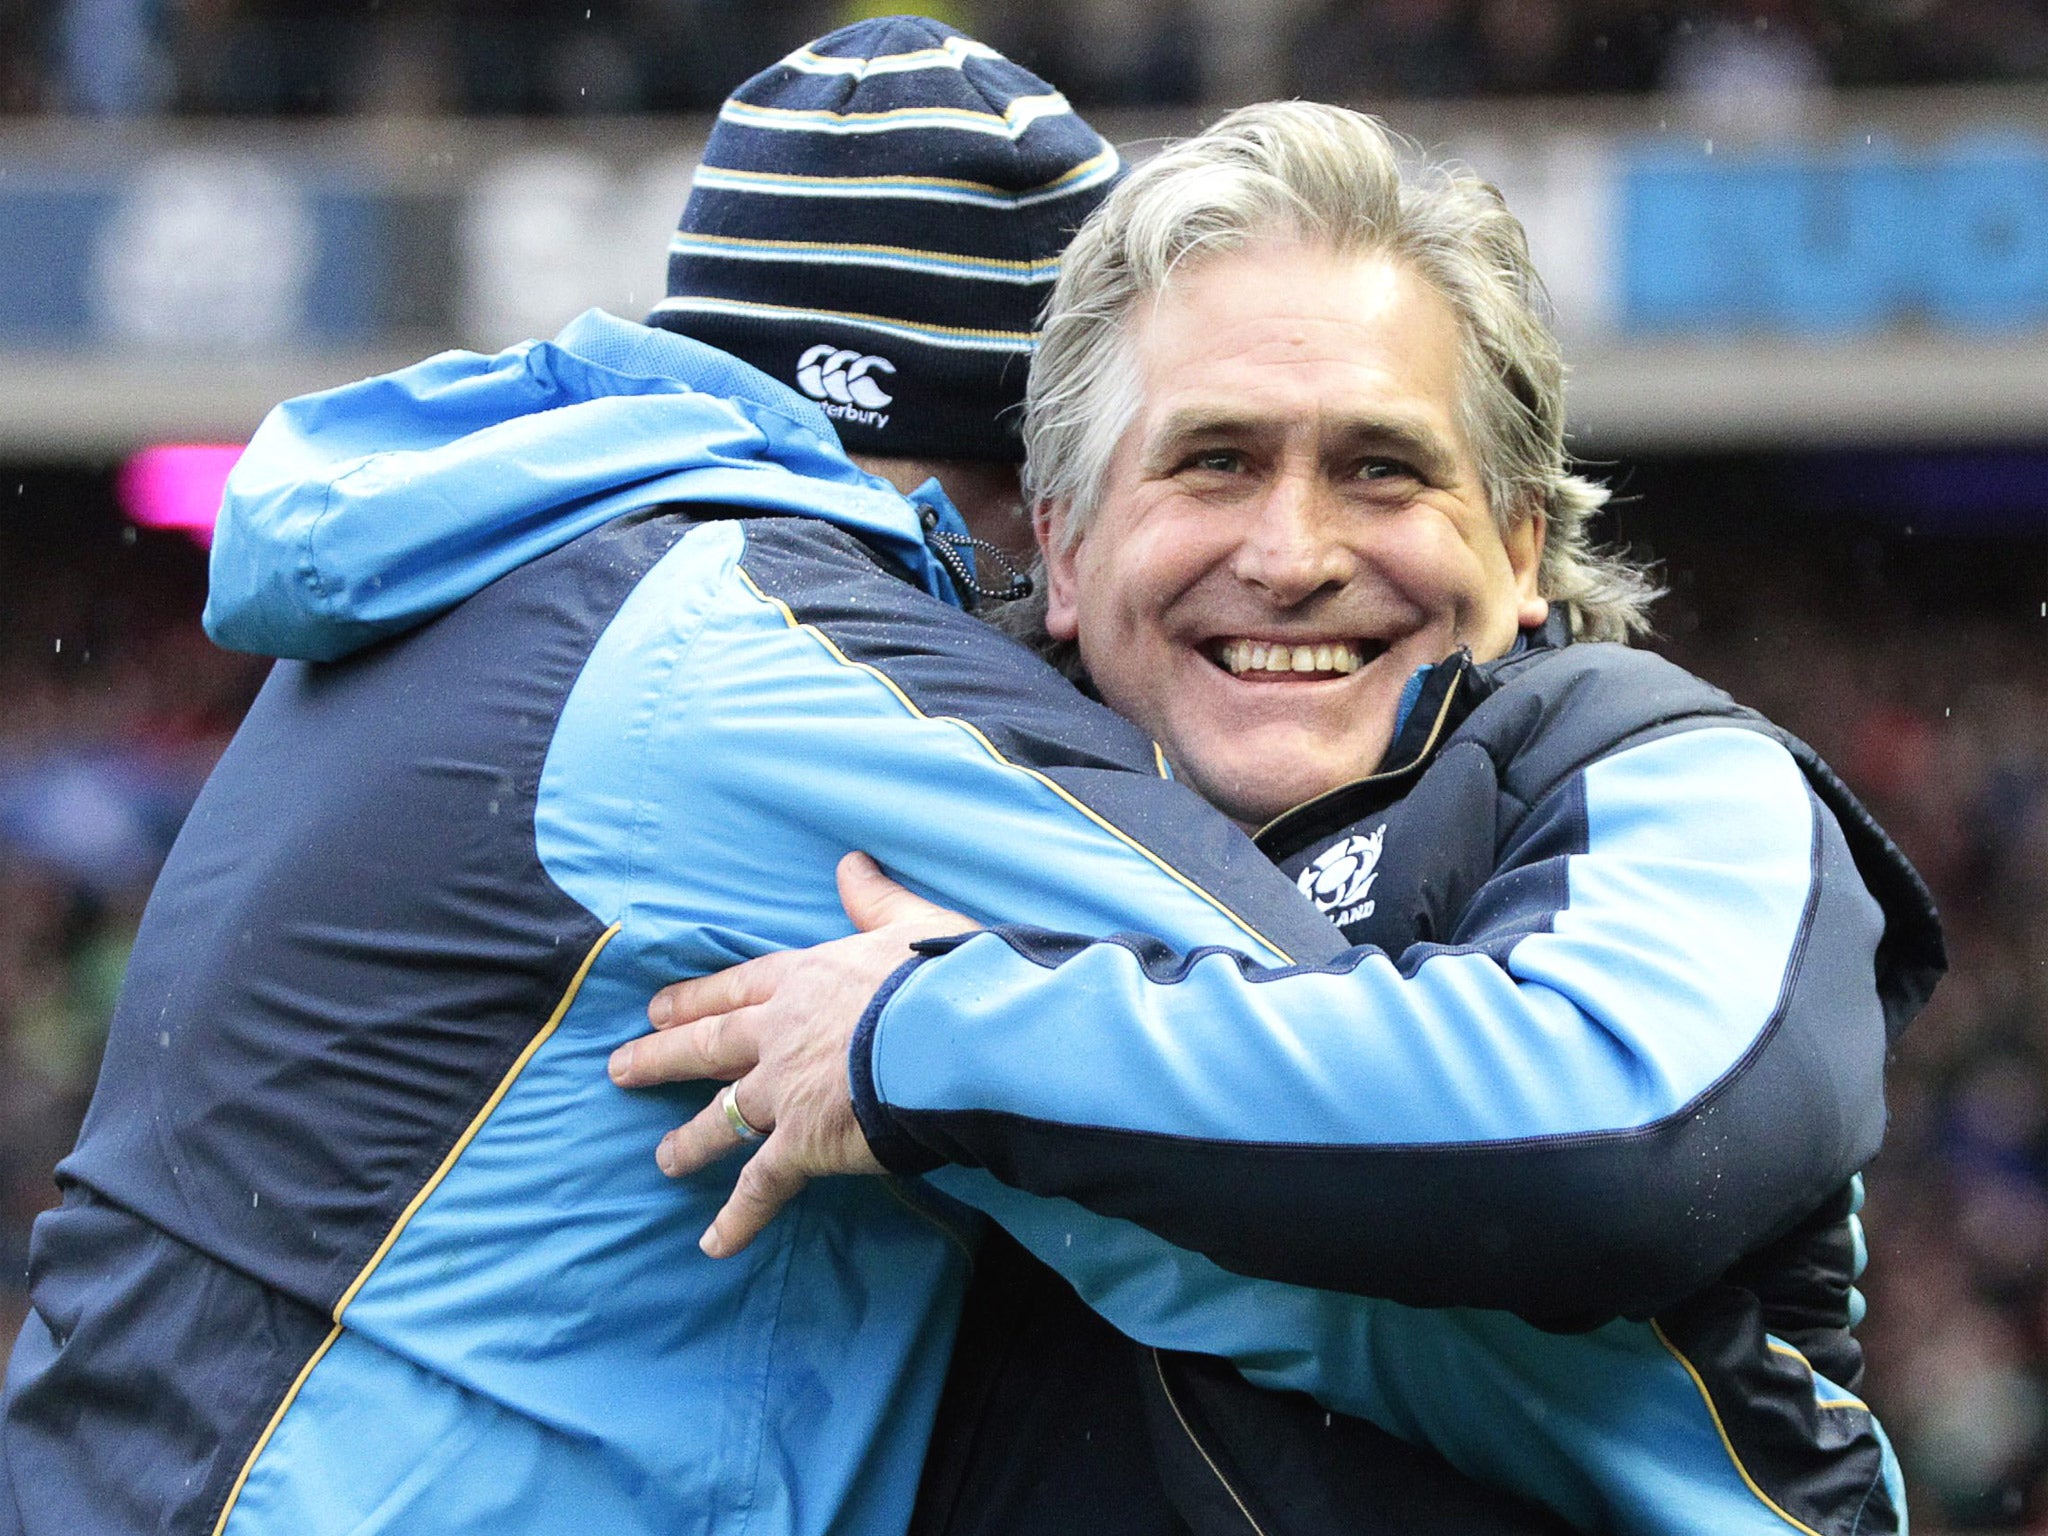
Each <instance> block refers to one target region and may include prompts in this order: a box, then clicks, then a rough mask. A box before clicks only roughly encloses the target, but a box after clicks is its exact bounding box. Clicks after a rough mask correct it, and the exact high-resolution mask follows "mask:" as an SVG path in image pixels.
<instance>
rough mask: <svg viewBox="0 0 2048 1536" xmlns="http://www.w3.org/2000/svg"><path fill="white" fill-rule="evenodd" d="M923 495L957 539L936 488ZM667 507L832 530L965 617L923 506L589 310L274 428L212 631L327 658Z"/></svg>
mask: <svg viewBox="0 0 2048 1536" xmlns="http://www.w3.org/2000/svg"><path fill="white" fill-rule="evenodd" d="M918 496H919V501H920V503H924V504H927V505H929V507H930V510H932V511H935V512H936V513H937V514H938V515H939V520H940V522H939V526H940V528H941V530H943V531H949V532H957V533H960V534H962V535H964V534H965V532H966V529H965V526H964V524H962V523H961V521H960V518H959V515H958V514H957V513H956V512H955V511H954V510H953V508H952V507H951V506H950V505H949V504H947V503H946V502H945V499H944V497H943V495H942V494H937V493H936V486H935V485H932V486H927V487H926V488H925V489H924V490H923V491H920V492H919V493H918ZM671 503H685V504H695V505H705V506H718V507H733V508H739V509H743V510H749V511H755V512H758V513H761V514H762V515H770V516H782V515H794V516H805V517H816V518H821V519H823V520H825V521H827V522H831V523H833V524H835V525H837V526H839V527H842V528H845V529H847V530H848V531H850V532H852V533H855V534H857V535H860V536H862V537H864V538H866V539H867V540H868V541H869V542H871V543H873V544H875V545H876V546H878V547H879V548H880V549H882V550H883V551H884V552H886V553H888V554H889V555H892V556H894V557H895V558H896V560H897V561H898V562H899V563H900V564H901V565H902V566H903V567H904V569H905V570H906V571H907V572H908V573H909V574H910V575H911V577H912V578H913V579H914V580H915V581H917V582H918V583H919V584H920V585H922V586H923V587H924V588H925V590H926V591H928V592H930V593H931V594H932V595H934V596H936V597H939V598H941V599H943V600H945V601H947V602H952V603H956V604H957V602H958V599H957V597H956V595H955V593H954V589H953V586H952V583H951V581H950V578H949V577H948V576H947V574H946V572H945V570H944V568H943V567H942V566H940V565H939V563H938V562H937V561H936V560H935V559H934V558H933V556H932V554H931V553H930V551H929V550H928V549H927V548H926V545H925V539H924V533H923V529H922V527H921V524H920V516H919V509H918V507H916V506H913V505H912V504H911V503H910V502H909V501H907V500H905V499H904V497H903V496H901V495H900V494H898V493H897V491H896V490H895V489H894V488H893V487H891V486H890V485H889V484H888V483H887V482H885V481H882V480H879V479H877V478H875V477H874V476H872V475H869V474H866V473H864V472H863V471H862V470H860V469H859V468H857V467H856V466H855V465H854V464H853V463H852V461H851V460H849V459H848V458H847V457H846V454H845V452H844V451H843V450H842V449H841V447H840V445H839V440H838V438H837V437H836V436H835V435H834V433H833V430H832V424H831V422H830V421H829V420H828V419H827V418H826V416H825V415H824V413H823V412H822V411H821V410H819V409H818V407H817V406H816V405H814V404H812V403H811V402H810V401H808V400H806V399H804V398H803V397H802V396H800V395H798V394H796V393H794V392H793V391H791V390H790V389H788V388H786V387H784V386H783V385H781V384H779V383H777V382H776V381H775V380H773V379H771V378H769V377H768V376H767V375H766V374H763V373H760V372H758V371H757V370H755V369H753V368H751V367H749V366H748V365H747V364H745V363H742V362H740V361H738V360H737V359H735V358H733V357H730V356H728V355H727V354H725V353H723V352H720V351H718V350H717V349H715V348H713V347H709V346H706V345H705V344H703V343H702V342H698V341H692V340H690V339H688V338H686V337H682V336H677V335H673V334H671V333H669V332H666V331H659V330H652V329H649V328H648V327H646V326H641V325H635V324H632V323H631V322H628V321H625V320H620V319H618V318H616V317H614V316H612V315H608V314H605V313H603V312H602V311H599V310H591V311H588V312H587V313H585V314H583V315H581V316H579V317H578V318H577V319H575V320H574V321H572V322H570V324H569V325H568V327H567V328H566V329H565V330H563V331H562V333H561V334H560V335H559V336H557V337H556V338H555V339H554V340H553V341H530V342H525V343H522V344H521V345H519V346H516V347H513V348H511V349H510V350H509V351H505V352H500V353H498V354H497V355H496V356H494V357H492V356H484V355H481V354H479V353H474V352H444V353H442V354H440V355H439V356H437V357H432V358H429V359H427V360H426V361H425V362H423V363H418V364H416V365H414V366H413V367H410V368H405V369H401V370H399V371H398V372H396V373H391V374H385V375H383V376H381V377H378V378H373V379H368V380H365V381H363V382H361V383H356V384H349V385H344V386H343V387H341V388H339V389H333V390H328V391H325V392H323V393H320V394H314V395H306V396H303V397H301V398H299V399H296V400H290V401H287V402H286V403H285V404H283V405H280V406H278V407H277V408H276V409H275V410H273V411H272V412H271V413H270V415H269V416H268V418H266V419H265V421H264V423H263V425H262V426H261V428H259V429H258V431H257V433H256V436H255V438H254V439H253V440H252V441H251V442H250V444H249V447H248V450H247V452H246V453H244V454H243V456H242V459H241V462H240V463H239V464H237V465H236V467H235V471H234V473H233V474H232V475H230V476H229V478H228V483H227V490H226V495H225V497H224V499H223V501H222V505H221V513H220V521H219V524H218V526H217V528H216V530H215V534H214V544H213V557H212V565H211V585H210V591H209V593H208V597H207V605H206V615H205V622H206V630H207V633H208V634H209V635H211V636H212V637H213V638H214V640H215V641H216V642H218V643H219V644H221V645H224V646H226V647H228V648H229V649H231V650H239V651H253V652H256V653H258V654H263V655H271V656H289V657H296V658H300V659H304V660H314V661H325V660H332V659H334V658H335V657H338V656H344V655H347V654H348V653H350V652H351V651H354V650H357V649H359V648H361V647H362V646H364V645H368V644H370V643H371V642H372V641H375V640H378V639H382V638H383V637H385V636H387V635H392V634H396V633H399V632H401V631H403V630H406V629H409V628H412V627H413V626H414V625H417V624H420V623H422V622H424V621H425V620H427V619H429V618H432V617H433V616H435V615H436V614H438V613H441V612H443V611H445V610H446V609H448V608H451V607H453V606H454V605H455V604H456V603H459V602H461V601H462V600H463V599H464V598H465V597H468V596H469V595H470V594H471V593H473V592H475V591H477V590H479V589H480V588H482V587H484V586H486V585H488V584H489V583H491V582H493V581H495V580H497V579H498V578H499V577H500V576H503V575H505V574H506V573H507V572H508V571H511V570H514V569H516V568H518V567H519V566H521V565H524V564H525V563H527V562H528V561H530V560H533V559H535V558H537V557H538V556H540V555H543V554H545V553H547V552H548V551H549V550H552V549H555V548H558V547H560V546H561V545H562V544H564V543H567V542H568V541H569V540H570V539H573V538H575V537H577V536H578V535H580V534H582V533H586V532H588V531H589V530H591V529H593V528H595V527H598V526H599V525H600V524H603V523H606V522H609V521H611V520H612V519H613V518H616V517H620V516H622V515H625V514H627V513H632V512H643V511H647V510H650V509H652V508H655V507H659V506H663V505H667V504H671Z"/></svg>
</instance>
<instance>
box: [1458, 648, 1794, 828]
mask: <svg viewBox="0 0 2048 1536" xmlns="http://www.w3.org/2000/svg"><path fill="white" fill-rule="evenodd" d="M1491 681H1492V684H1493V687H1492V690H1491V691H1490V693H1489V694H1488V696H1487V698H1486V699H1485V700H1484V702H1482V703H1481V704H1480V705H1479V706H1478V707H1477V708H1476V709H1474V710H1473V712H1472V714H1471V715H1470V716H1469V717H1468V718H1467V720H1466V721H1465V723H1464V725H1463V726H1462V727H1461V728H1460V729H1459V731H1458V734H1457V740H1458V741H1460V742H1466V743H1471V744H1473V745H1476V746H1478V747H1479V748H1481V749H1482V750H1484V751H1485V752H1486V753H1487V755H1488V756H1489V757H1491V758H1492V759H1493V762H1494V766H1495V771H1496V773H1497V774H1498V776H1499V779H1500V784H1501V787H1502V789H1503V790H1505V791H1506V792H1507V793H1508V794H1509V795H1510V796H1512V797H1513V798H1514V799H1516V800H1519V801H1521V802H1522V803H1523V804H1524V805H1530V804H1534V803H1535V802H1536V801H1538V800H1540V799H1542V798H1543V797H1544V796H1546V795H1547V794H1549V793H1551V792H1552V791H1554V790H1555V789H1557V788H1558V787H1559V786H1560V785H1562V784H1564V783H1565V782H1566V781H1567V780H1569V779H1571V778H1572V777H1573V776H1574V775H1576V774H1578V773H1581V772H1583V771H1584V770H1585V768H1586V767H1587V766H1588V765H1590V764H1592V763H1594V762H1597V761H1599V760H1600V759H1602V758H1606V757H1611V756H1613V755H1614V754H1616V753H1618V752H1621V751H1624V750H1626V749H1628V748H1630V747H1634V746H1638V745H1642V744H1645V743H1647V742H1650V741H1653V740H1656V739H1658V738H1659V737H1663V736H1670V735H1677V734H1679V733H1682V732H1687V731H1693V730H1698V729H1700V728H1702V727H1706V726H1719V727H1732V728H1735V729H1738V730H1747V731H1752V732H1755V733H1757V734H1759V735H1760V736H1764V737H1767V738H1769V739H1771V740H1772V741H1775V742H1777V743H1778V744H1779V745H1780V746H1781V747H1786V749H1787V750H1789V747H1787V743H1788V742H1789V738H1787V737H1786V736H1785V734H1784V733H1783V732H1782V731H1780V730H1779V729H1778V728H1777V727H1776V726H1774V725H1773V724H1771V722H1770V721H1768V720H1766V719H1765V718H1764V717H1763V716H1762V715H1760V714H1758V713H1757V712H1756V711H1755V710H1753V709H1750V708H1748V707H1746V706H1744V705H1741V704H1738V703H1736V702H1735V700H1733V699H1731V698H1730V697H1729V696H1728V695H1727V694H1725V693H1723V692H1722V691H1721V690H1720V689H1718V688H1716V687H1715V686H1714V685H1713V684H1711V683H1709V682H1707V681H1705V680H1704V679H1702V678H1699V677H1696V676H1694V675H1693V674H1692V673H1690V672H1688V671H1686V670H1685V669H1684V668H1683V667H1680V666H1678V665H1676V664H1675V663H1673V662H1670V661H1667V660H1665V659H1664V658H1663V657H1661V656H1657V655H1653V654H1651V653H1650V652H1648V651H1639V650H1634V649H1631V648H1630V647H1628V646H1623V645H1611V644H1605V643H1587V644H1579V645H1569V646H1563V647H1560V648H1558V649H1555V650H1539V651H1535V652H1533V653H1531V654H1529V655H1527V656H1523V657H1516V658H1513V659H1511V660H1509V661H1508V662H1506V663H1504V664H1502V665H1500V666H1498V667H1496V668H1495V669H1493V672H1492V677H1491Z"/></svg>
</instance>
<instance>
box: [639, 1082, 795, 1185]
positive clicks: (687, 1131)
mask: <svg viewBox="0 0 2048 1536" xmlns="http://www.w3.org/2000/svg"><path fill="white" fill-rule="evenodd" d="M738 1091H739V1090H738V1089H735V1092H738ZM720 1098H721V1096H720V1095H718V1094H713V1095H712V1097H711V1102H710V1103H709V1104H707V1105H705V1106H704V1108H703V1109H702V1110H700V1111H699V1112H698V1113H697V1114H695V1115H693V1116H692V1117H691V1118H690V1119H689V1120H687V1121H685V1122H684V1123H683V1124H681V1125H679V1126H677V1127H676V1128H675V1129H674V1130H672V1131H670V1132H669V1133H668V1134H667V1135H666V1136H664V1137H662V1138H661V1144H660V1145H659V1146H657V1147H656V1148H655V1149H654V1161H655V1162H656V1163H657V1164H658V1165H659V1166H660V1168H661V1171H662V1172H663V1173H665V1174H667V1175H668V1176H669V1177H670V1178H672V1179H680V1178H684V1177H686V1176H687V1175H689V1174H693V1173H695V1172H697V1171H698V1170H699V1169H701V1168H708V1167H709V1166H710V1165H711V1164H713V1163H715V1162H717V1161H718V1160H719V1159H720V1158H722V1157H727V1156H729V1155H731V1154H732V1153H734V1152H736V1151H738V1150H739V1149H740V1148H741V1147H743V1146H750V1145H753V1143H750V1142H748V1141H746V1140H745V1139H743V1138H742V1137H741V1136H740V1134H739V1132H738V1131H736V1130H735V1129H734V1128H733V1124H732V1121H731V1119H730V1118H729V1117H728V1116H727V1114H726V1112H725V1105H724V1104H723V1103H721V1102H720ZM739 1110H740V1113H741V1114H742V1115H744V1116H746V1119H747V1123H748V1124H750V1125H752V1126H755V1127H756V1128H758V1129H761V1130H766V1129H768V1124H767V1120H766V1118H765V1117H766V1115H767V1111H766V1110H765V1109H761V1108H758V1107H756V1106H755V1105H754V1104H753V1103H752V1101H751V1100H750V1099H746V1098H742V1099H741V1100H740V1101H739ZM760 1145H761V1147H762V1149H763V1150H764V1151H765V1150H766V1148H767V1143H766V1142H763V1143H761V1144H760Z"/></svg>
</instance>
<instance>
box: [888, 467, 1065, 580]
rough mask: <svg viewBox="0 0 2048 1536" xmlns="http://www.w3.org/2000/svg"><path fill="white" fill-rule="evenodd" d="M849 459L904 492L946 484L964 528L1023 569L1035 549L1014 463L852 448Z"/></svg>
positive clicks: (1026, 566)
mask: <svg viewBox="0 0 2048 1536" xmlns="http://www.w3.org/2000/svg"><path fill="white" fill-rule="evenodd" d="M851 457H852V459H853V462H854V463H856V464H858V465H859V466H860V467H861V468H862V469H864V470H866V471H867V472H868V473H869V474H871V475H874V476H877V477H878V478H880V479H883V480H886V481H888V482H889V483H890V484H891V485H893V486H895V487H896V489H897V490H899V491H901V492H902V493H903V494H904V495H906V496H908V495H909V494H910V493H911V492H912V491H914V490H916V489H917V488H918V487H919V486H920V485H923V484H924V483H925V481H927V480H937V481H938V482H939V484H940V485H942V486H944V487H945V488H946V496H947V499H948V500H950V501H951V502H952V503H953V505H954V506H955V507H956V508H958V509H959V512H960V516H961V519H962V520H963V521H964V522H965V523H966V524H967V531H968V532H969V533H971V534H973V535H974V536H975V537H976V538H977V539H985V540H987V541H988V542H989V543H991V544H993V545H995V546H996V548H998V549H1000V550H1002V551H1003V553H1004V554H1006V555H1009V556H1010V557H1011V558H1012V559H1013V560H1015V561H1016V562H1017V565H1018V567H1019V569H1023V570H1028V569H1030V566H1031V561H1032V560H1033V559H1034V558H1035V557H1036V556H1037V554H1038V546H1037V545H1036V544H1035V543H1034V542H1033V541H1032V537H1031V519H1030V518H1028V517H1026V516H1025V515H1024V508H1023V492H1022V489H1021V487H1020V484H1019V482H1018V479H1017V466H1016V465H1014V464H1004V463H1000V462H998V461H996V460H992V459H898V458H887V457H884V456H882V455H880V454H867V453H856V454H853V455H851Z"/></svg>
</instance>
